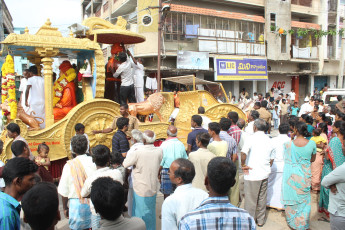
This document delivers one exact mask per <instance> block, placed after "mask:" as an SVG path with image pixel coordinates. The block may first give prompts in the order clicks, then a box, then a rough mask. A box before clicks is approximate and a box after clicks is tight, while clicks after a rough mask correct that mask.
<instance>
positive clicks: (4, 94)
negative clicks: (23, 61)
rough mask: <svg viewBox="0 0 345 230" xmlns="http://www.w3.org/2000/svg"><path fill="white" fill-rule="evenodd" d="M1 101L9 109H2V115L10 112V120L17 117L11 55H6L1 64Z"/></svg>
mask: <svg viewBox="0 0 345 230" xmlns="http://www.w3.org/2000/svg"><path fill="white" fill-rule="evenodd" d="M1 71H2V74H3V76H2V85H1V102H2V103H7V104H8V106H9V107H10V111H6V110H5V111H2V113H3V115H5V114H8V113H10V118H11V120H13V119H15V118H16V117H17V101H16V85H15V76H14V63H13V58H12V56H11V55H7V57H6V61H5V63H4V64H3V65H2V68H1Z"/></svg>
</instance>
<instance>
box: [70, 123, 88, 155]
mask: <svg viewBox="0 0 345 230" xmlns="http://www.w3.org/2000/svg"><path fill="white" fill-rule="evenodd" d="M74 130H75V135H84V136H85V137H86V140H87V143H88V144H87V150H86V155H88V156H89V155H90V154H89V153H90V140H89V136H88V135H87V134H86V133H85V126H84V125H83V124H82V123H78V124H76V125H75V126H74ZM70 149H71V152H72V146H70Z"/></svg>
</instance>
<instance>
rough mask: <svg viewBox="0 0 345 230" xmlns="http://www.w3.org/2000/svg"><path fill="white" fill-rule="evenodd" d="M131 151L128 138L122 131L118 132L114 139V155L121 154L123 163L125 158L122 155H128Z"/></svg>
mask: <svg viewBox="0 0 345 230" xmlns="http://www.w3.org/2000/svg"><path fill="white" fill-rule="evenodd" d="M128 150H129V142H128V140H127V136H126V134H125V133H124V132H122V131H121V130H118V131H117V132H116V133H115V134H114V136H113V139H112V152H113V153H116V152H118V153H120V157H121V159H122V161H123V160H124V157H123V156H122V154H121V153H127V152H128Z"/></svg>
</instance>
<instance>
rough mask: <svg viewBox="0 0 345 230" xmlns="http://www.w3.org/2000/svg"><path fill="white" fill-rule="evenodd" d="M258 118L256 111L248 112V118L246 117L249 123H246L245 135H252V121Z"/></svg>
mask: <svg viewBox="0 0 345 230" xmlns="http://www.w3.org/2000/svg"><path fill="white" fill-rule="evenodd" d="M259 117H260V114H259V112H258V111H256V110H252V111H250V113H249V116H248V121H249V123H248V125H247V127H246V128H245V129H244V131H245V132H246V133H248V134H250V135H251V134H254V121H255V120H256V119H259Z"/></svg>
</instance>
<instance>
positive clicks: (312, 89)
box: [308, 75, 314, 96]
mask: <svg viewBox="0 0 345 230" xmlns="http://www.w3.org/2000/svg"><path fill="white" fill-rule="evenodd" d="M308 88H309V92H310V96H313V95H314V75H310V77H309V87H308Z"/></svg>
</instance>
